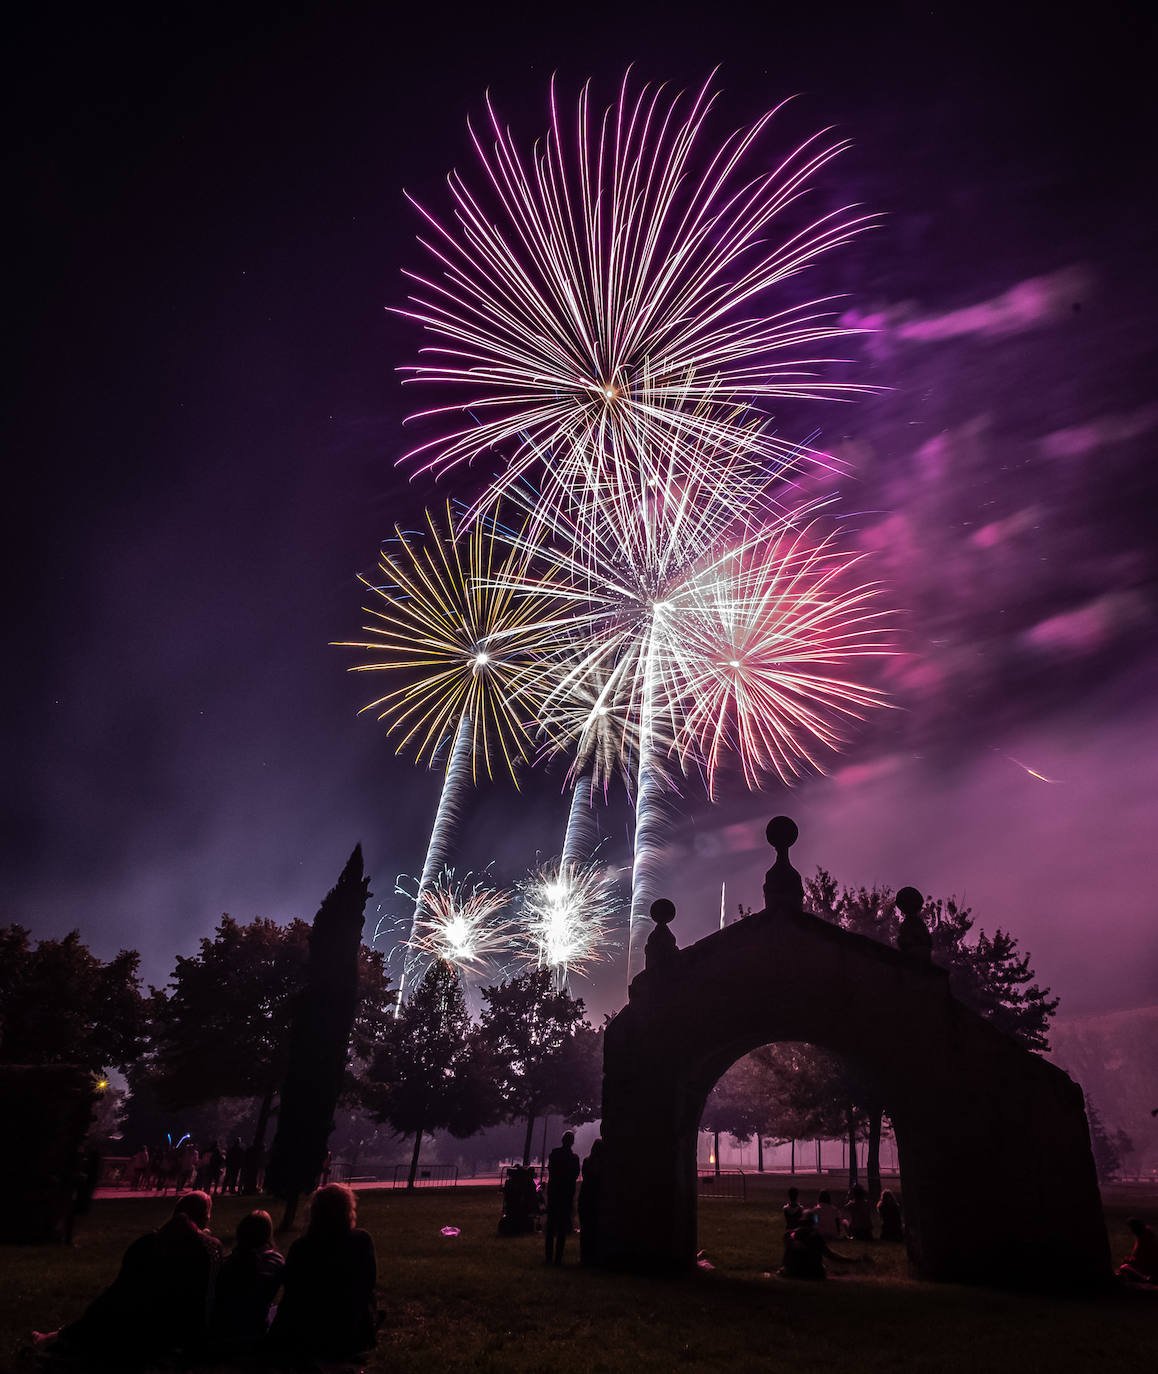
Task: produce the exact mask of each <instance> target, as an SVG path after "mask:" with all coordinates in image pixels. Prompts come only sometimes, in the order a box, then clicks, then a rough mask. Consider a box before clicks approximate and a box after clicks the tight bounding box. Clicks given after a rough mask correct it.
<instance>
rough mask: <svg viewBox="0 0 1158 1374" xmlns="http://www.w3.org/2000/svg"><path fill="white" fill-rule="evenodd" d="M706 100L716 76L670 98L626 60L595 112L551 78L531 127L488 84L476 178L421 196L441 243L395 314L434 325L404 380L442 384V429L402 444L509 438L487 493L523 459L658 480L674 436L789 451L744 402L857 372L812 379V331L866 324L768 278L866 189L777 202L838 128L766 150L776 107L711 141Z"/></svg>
mask: <svg viewBox="0 0 1158 1374" xmlns="http://www.w3.org/2000/svg"><path fill="white" fill-rule="evenodd" d="M715 99H716V96H715V94H714V93H712V91H711V90H710V82H709V83H707V84H705V85H704V87H703V88H702V89H700V90H699V91H698V92H697V93H696V94H694V95H692V96H691V97H690V98H688V97H685V96H683V95H677V96H675V97H674V98H672V97H668V96H665V95H664V94H663V92H662V88H661V89H651V88H649V87H647V86H643V87H642V88H641V89H639V90H633V89H632V88H631V87H630V85H629V81H628V78H627V77H625V78H624V82H623V84H622V87H621V90H620V93H619V99H618V101H617V103H616V104H614V105H613V106H611V107H610V108H608V109H607V110H605V111H603V113H602V114H599V113H598V112H597V111H596V110H593V108H592V104H591V99H590V92H589V88H588V87H584V89H583V91H582V93H581V94H580V97H579V101H578V109H577V111H576V115H575V117H574V119H573V121H572V120H568V119H566V118H565V117H564V116H563V115H561V113H560V108H559V104H558V102H557V100H556V96H555V89H554V84H553V83H552V88H551V95H550V117H549V127H548V131H547V134H546V137H545V139H543V140H542V141H540V142H537V143H536V144H534V146H533V147H531V148H520V146H519V144H518V143H517V141H516V140H515V138H514V136H513V135H512V134H511V132H510V131H509V130H508V129H507V128H506V127H505V126H504V125H503V123H502V122H501V120H500V118H499V116H498V114H497V113H496V111H495V110H494V108H493V107H492V106H491V104H490V101H489V99H488V102H487V117H488V121H489V126H490V127H489V130H488V131H487V132H486V133H485V134H483V133H480V132H478V131H476V130H475V129H474V128H473V127H472V128H471V137H472V140H473V143H474V149H475V152H476V154H477V158H478V164H479V168H480V170H481V173H482V176H481V178H480V184H481V186H482V188H483V189H482V191H481V192H477V193H476V191H475V190H474V189H472V187H471V186H470V185H469V184H468V183H467V181H466V180H465V179H464V178H463V177H461V176H460V175H459V174H458V173H457V172H452V173H451V175H450V177H449V179H448V181H449V187H450V193H451V198H452V202H453V206H452V214H453V219H452V220H451V221H448V224H446V225H444V224H442V223H440V222H439V221H438V220H437V219H436V218H435V217H434V216H433V215H432V214H430V213H429V212H428V211H426V210H425V209H424V208H423V207H422V206H420V205H418V203H417V202H414V204H415V206H416V208H417V209H418V211H419V213H420V214H421V215H422V217H423V220H424V221H425V226H426V228H425V230H424V234H425V236H421V235H420V237H419V242H420V243H421V244H422V246H423V247H424V249H426V251H427V252H428V254H429V255H430V259H431V264H430V268H429V272H428V275H425V276H424V275H420V274H416V273H408V274H407V275H408V276H409V277H410V279H411V281H412V283H413V292H412V294H411V295H410V297H409V298H408V304H407V306H406V307H405V308H403V309H402V310H400V312H399V313H401V314H403V315H405V316H407V317H409V318H411V319H413V320H415V321H416V322H417V323H419V324H420V325H421V326H422V327H423V329H424V330H425V332H426V333H427V335H428V336H430V337H431V339H432V342H431V344H429V345H428V346H427V347H426V348H424V349H423V350H422V353H423V361H422V362H420V363H418V364H417V365H414V366H412V367H409V368H407V369H405V370H406V371H407V372H408V373H409V374H410V376H409V377H408V378H407V381H409V382H412V383H421V384H432V385H435V386H439V387H442V388H445V389H447V390H448V391H449V393H450V396H451V399H449V400H448V402H447V403H445V404H441V405H436V406H434V407H433V408H430V409H426V410H421V411H418V412H416V413H415V414H413V415H412V416H411V417H410V418H411V419H412V420H414V419H422V420H423V421H424V423H425V424H427V425H433V426H434V427H435V428H437V429H439V430H440V431H441V432H440V433H439V434H438V435H437V436H436V437H435V438H432V439H430V440H428V441H426V442H424V443H422V444H420V445H419V446H418V447H416V448H415V449H413V450H411V451H410V453H408V454H407V455H405V458H404V459H403V460H402V461H406V460H411V461H417V462H419V463H420V464H421V465H422V468H423V470H425V469H434V470H436V471H439V472H445V471H447V470H449V469H451V468H453V467H455V466H457V465H458V464H461V463H467V462H470V461H471V460H472V459H474V458H476V457H479V456H480V455H484V454H486V455H488V456H489V458H490V460H491V461H493V455H495V454H499V455H501V457H502V458H503V461H504V462H505V463H506V468H505V471H504V472H503V474H502V475H501V476H500V477H499V478H498V479H496V485H495V486H493V487H492V489H491V491H490V492H489V493H488V496H487V498H486V499H487V500H490V499H493V497H494V496H495V495H496V494H497V493H498V492H499V491H501V490H504V489H505V488H507V487H509V486H511V485H513V484H514V483H515V482H517V481H518V480H519V479H520V478H521V477H523V476H525V475H529V474H533V475H535V477H536V480H537V481H539V482H540V483H541V484H542V485H543V486H544V490H545V491H546V493H547V495H548V496H549V497H550V499H552V500H556V499H559V498H560V496H565V495H567V494H570V495H571V496H572V497H573V496H574V494H575V493H577V492H580V493H585V494H589V493H590V492H591V491H592V490H593V489H595V488H598V487H601V486H603V485H606V484H607V483H609V482H610V483H614V484H620V485H626V486H627V487H632V486H637V485H639V484H640V483H641V482H642V483H643V484H644V485H646V484H647V483H648V481H649V480H650V478H651V476H652V474H651V472H650V470H649V464H650V462H651V461H652V459H653V457H654V456H655V455H657V454H662V453H663V452H664V451H665V450H666V449H668V448H670V447H675V448H677V449H687V448H695V447H697V446H707V447H709V448H711V449H712V450H714V451H717V452H720V453H722V454H725V455H730V454H734V453H739V452H744V453H748V452H751V451H752V449H753V443H754V444H755V453H756V456H757V457H758V459H759V462H760V465H761V467H762V468H763V469H764V470H765V472H766V473H768V474H769V475H772V474H775V473H776V472H778V471H780V470H782V469H783V468H784V467H785V465H787V464H788V463H790V462H792V461H794V460H795V458H796V457H797V456H798V453H799V451H798V450H797V449H795V448H794V447H793V446H791V445H789V444H787V443H786V442H785V441H784V440H782V439H780V438H779V437H777V435H776V434H775V433H773V432H772V431H771V429H770V428H769V427H768V426H767V425H761V426H760V427H759V428H758V429H757V430H756V432H755V433H754V434H753V433H752V432H751V431H750V430H749V429H748V428H747V426H745V425H743V424H741V423H740V422H739V421H738V419H737V412H736V410H735V403H736V402H737V401H739V402H742V403H751V404H757V403H759V404H764V403H766V402H767V401H769V400H771V399H776V398H803V399H820V398H831V397H836V398H840V397H848V396H849V395H851V394H852V393H855V392H857V391H863V390H865V389H866V388H863V387H855V386H848V385H846V384H843V383H838V382H830V381H826V380H823V379H822V378H823V373H824V368H825V365H826V364H828V363H831V362H834V361H838V360H836V359H833V358H828V357H823V356H820V357H818V356H815V354H814V349H815V347H816V346H817V345H821V344H824V343H826V341H830V340H834V339H838V338H841V337H843V336H845V335H848V334H850V333H855V332H857V331H855V330H849V329H845V328H842V327H840V326H839V325H837V324H836V323H834V322H833V317H832V311H831V310H830V309H829V308H828V307H829V302H826V301H823V300H818V301H810V302H806V303H804V304H801V305H795V306H792V307H790V308H787V309H782V310H776V309H775V307H774V304H773V302H772V301H771V300H770V299H769V295H770V293H773V292H774V289H775V288H776V287H778V286H780V285H781V284H782V283H783V282H784V281H785V280H786V279H787V278H789V277H792V276H794V275H795V274H797V273H799V272H801V271H803V270H804V269H806V268H807V267H808V266H810V265H811V264H812V263H813V262H814V261H815V260H816V259H817V257H818V256H820V255H821V254H824V253H826V252H828V251H829V250H831V249H832V248H835V247H837V246H838V245H840V244H843V243H845V242H846V241H848V240H849V239H850V238H852V237H853V236H855V235H856V234H858V233H860V232H861V231H862V230H864V229H865V228H867V227H869V226H870V225H871V224H872V223H873V219H872V217H871V216H866V215H863V214H860V213H858V212H857V210H856V207H854V206H846V207H843V208H841V209H839V210H836V211H833V212H831V213H829V214H827V215H824V216H822V217H821V218H819V219H817V220H815V221H813V222H812V223H811V224H808V225H806V226H805V227H802V228H796V227H794V225H792V224H785V223H784V220H785V218H786V212H787V211H788V209H789V207H790V206H793V205H794V203H795V202H797V201H798V200H799V199H800V198H801V197H802V196H803V195H804V194H806V192H807V190H808V189H809V182H810V179H811V178H812V177H814V176H815V174H816V173H817V172H818V171H819V170H820V169H821V168H823V167H824V166H825V165H826V164H827V163H828V162H829V161H830V160H831V159H832V158H834V157H836V156H837V155H838V154H839V153H841V152H842V151H843V150H844V149H845V148H846V147H847V146H848V145H847V143H846V142H845V141H843V140H831V139H829V138H828V136H827V134H826V133H825V132H821V133H818V134H816V135H814V136H813V137H812V138H809V139H807V140H806V141H805V142H804V143H802V144H800V145H799V146H798V147H797V148H795V149H793V150H792V151H790V152H789V153H788V154H787V156H783V157H781V158H779V160H777V159H776V158H772V159H768V157H767V156H766V155H764V154H762V153H759V152H758V148H759V145H760V143H761V140H762V139H763V136H764V134H765V132H766V130H767V128H768V125H769V123H770V122H771V121H772V119H773V116H774V115H775V114H776V111H775V110H773V111H770V112H768V113H767V114H765V115H764V116H763V117H761V118H760V119H758V120H757V121H756V122H755V123H754V124H753V125H751V126H750V127H749V128H746V129H741V130H738V131H736V132H733V133H732V134H731V135H730V136H728V137H727V138H725V139H724V140H723V142H720V143H716V144H714V145H713V144H712V143H710V142H709V141H708V136H707V135H706V134H705V126H706V124H707V122H708V117H709V115H710V113H711V109H712V106H713V104H714V102H715ZM565 130H566V131H565ZM758 155H759V156H760V157H761V161H760V163H759V164H758V169H757V170H755V171H750V170H747V167H748V164H749V163H750V162H752V161H753V159H755V158H756V157H757V156H758ZM765 418H767V417H765ZM818 456H821V455H818Z"/></svg>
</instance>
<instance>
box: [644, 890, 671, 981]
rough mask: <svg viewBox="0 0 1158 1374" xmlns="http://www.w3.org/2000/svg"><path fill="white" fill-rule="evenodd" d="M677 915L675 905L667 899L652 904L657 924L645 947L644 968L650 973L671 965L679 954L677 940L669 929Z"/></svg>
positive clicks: (652, 912)
mask: <svg viewBox="0 0 1158 1374" xmlns="http://www.w3.org/2000/svg"><path fill="white" fill-rule="evenodd" d="M675 914H676V909H675V903H674V902H669V901H668V899H667V898H666V897H660V898H659V899H658V900H656V901H654V902H652V904H651V919H652V920H653V921H654V922H655V929H654V930H653V931H652V932H651V934H650V935H649V936H648V937H647V944H646V945H644V947H643V967H644V968H645V969H646V970H647V971H648V972H650V971H651V970H652V969H657V968H662V967H663V966H664V965H665V964H670V963H671V961H672V960H673V959H674V958H675V956H676V955H677V954H678V953H679V946H678V945H677V944H676V938H675V936H674V935H673V934H672V933H671V931H670V929H669V926H670V925H671V923H672V921H674V920H675Z"/></svg>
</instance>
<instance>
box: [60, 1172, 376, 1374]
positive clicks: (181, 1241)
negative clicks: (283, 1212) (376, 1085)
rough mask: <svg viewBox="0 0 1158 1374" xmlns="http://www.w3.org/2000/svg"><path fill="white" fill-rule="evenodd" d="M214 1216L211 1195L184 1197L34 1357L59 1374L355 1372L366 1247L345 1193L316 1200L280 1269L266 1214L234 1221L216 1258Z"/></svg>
mask: <svg viewBox="0 0 1158 1374" xmlns="http://www.w3.org/2000/svg"><path fill="white" fill-rule="evenodd" d="M212 1213H213V1199H212V1198H211V1197H210V1196H209V1194H208V1193H206V1192H203V1191H195V1192H189V1193H185V1194H183V1195H182V1196H181V1197H180V1198H179V1199H178V1201H177V1205H176V1207H175V1208H174V1209H173V1215H172V1216H171V1217H170V1219H169V1220H168V1221H167V1222H165V1224H164V1225H163V1226H161V1227H160V1228H159V1229H158V1230H156V1231H150V1232H148V1233H147V1234H146V1235H144V1236H141V1237H140V1238H139V1239H137V1240H135V1241H134V1242H133V1243H132V1244H131V1245H130V1246H129V1248H128V1250H126V1251H125V1255H124V1258H123V1260H122V1261H121V1268H120V1272H119V1273H118V1274H117V1277H116V1278H115V1279H114V1280H113V1282H112V1284H111V1285H110V1286H109V1287H108V1288H106V1289H105V1291H104V1292H103V1293H101V1294H100V1295H99V1296H98V1297H97V1298H95V1299H94V1300H93V1301H92V1302H91V1303H90V1304H89V1306H88V1308H87V1309H86V1311H85V1312H84V1313H83V1314H82V1316H81V1317H80V1318H78V1320H77V1321H75V1322H73V1323H72V1324H71V1325H69V1326H65V1327H62V1328H61V1329H60V1330H59V1331H53V1332H49V1333H41V1332H35V1333H34V1334H33V1338H34V1341H35V1344H36V1347H37V1349H38V1351H39V1352H41V1353H42V1354H43V1355H45V1356H46V1357H48V1358H50V1359H51V1360H52V1362H53V1363H58V1364H60V1365H61V1366H64V1367H69V1366H71V1367H80V1368H98V1369H104V1370H108V1371H118V1374H120V1371H129V1370H134V1369H142V1368H145V1367H147V1366H150V1365H154V1364H156V1363H157V1362H159V1361H170V1360H173V1359H179V1360H181V1361H185V1362H191V1361H197V1360H200V1359H209V1360H215V1361H222V1360H224V1361H228V1362H230V1363H234V1364H236V1363H250V1362H252V1363H255V1364H265V1365H267V1366H270V1367H273V1368H276V1369H297V1368H303V1367H304V1368H310V1367H312V1365H313V1364H314V1363H315V1362H316V1361H318V1360H357V1359H359V1358H360V1357H361V1356H363V1355H364V1354H365V1353H366V1352H367V1351H368V1350H369V1349H370V1348H371V1347H372V1346H373V1345H374V1344H375V1342H376V1332H377V1327H378V1313H377V1310H376V1308H375V1303H374V1292H375V1286H376V1283H377V1264H376V1260H375V1255H374V1242H373V1240H372V1239H371V1237H370V1235H369V1233H368V1232H367V1231H364V1230H361V1229H360V1228H359V1227H358V1225H357V1200H356V1198H355V1195H354V1193H353V1191H352V1190H351V1189H350V1188H348V1187H346V1186H345V1185H344V1184H341V1183H332V1184H328V1185H326V1186H324V1187H321V1188H319V1189H318V1190H317V1192H316V1193H314V1195H313V1200H312V1202H311V1206H310V1220H309V1226H308V1229H307V1230H306V1232H305V1233H304V1234H303V1235H302V1236H300V1237H299V1238H298V1239H297V1240H295V1241H294V1243H293V1244H292V1245H291V1246H290V1248H289V1253H288V1255H286V1256H284V1257H283V1256H282V1254H281V1252H280V1251H279V1250H278V1249H277V1248H276V1246H275V1245H274V1239H273V1223H272V1221H271V1220H270V1216H269V1213H268V1212H263V1211H253V1212H250V1213H249V1214H248V1215H247V1216H245V1217H243V1218H242V1220H241V1222H240V1224H239V1225H238V1228H237V1233H236V1236H235V1238H234V1244H233V1249H232V1252H231V1253H230V1254H229V1256H228V1257H225V1255H224V1250H223V1247H222V1244H221V1242H220V1241H219V1240H218V1239H217V1238H216V1237H215V1236H213V1235H211V1234H210V1232H209V1222H210V1218H211V1216H212ZM279 1291H280V1293H281V1298H280V1301H279V1302H278V1303H277V1306H276V1308H275V1307H274V1301H275V1299H276V1298H277V1295H278V1293H279Z"/></svg>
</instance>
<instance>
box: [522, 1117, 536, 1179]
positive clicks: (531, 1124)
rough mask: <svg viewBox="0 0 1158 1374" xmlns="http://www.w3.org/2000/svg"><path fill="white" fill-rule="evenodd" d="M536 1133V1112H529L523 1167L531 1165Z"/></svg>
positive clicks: (524, 1140) (524, 1141)
mask: <svg viewBox="0 0 1158 1374" xmlns="http://www.w3.org/2000/svg"><path fill="white" fill-rule="evenodd" d="M534 1134H535V1113H534V1112H533V1111H532V1112H528V1113H527V1134H526V1135H525V1136H524V1137H523V1168H524V1169H529V1168H530V1167H531V1140H532V1138H533V1137H534Z"/></svg>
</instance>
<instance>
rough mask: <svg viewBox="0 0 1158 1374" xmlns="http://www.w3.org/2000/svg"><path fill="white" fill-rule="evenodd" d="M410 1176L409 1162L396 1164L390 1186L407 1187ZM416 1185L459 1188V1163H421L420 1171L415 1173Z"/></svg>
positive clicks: (417, 1186)
mask: <svg viewBox="0 0 1158 1374" xmlns="http://www.w3.org/2000/svg"><path fill="white" fill-rule="evenodd" d="M409 1177H410V1165H409V1164H395V1166H394V1172H393V1177H392V1179H391V1183H390V1186H391V1187H392V1188H405V1187H406V1182H407V1179H409ZM414 1186H415V1187H416V1188H457V1187H458V1165H457V1164H422V1165H419V1168H418V1172H417V1173H416V1174H415V1175H414Z"/></svg>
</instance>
